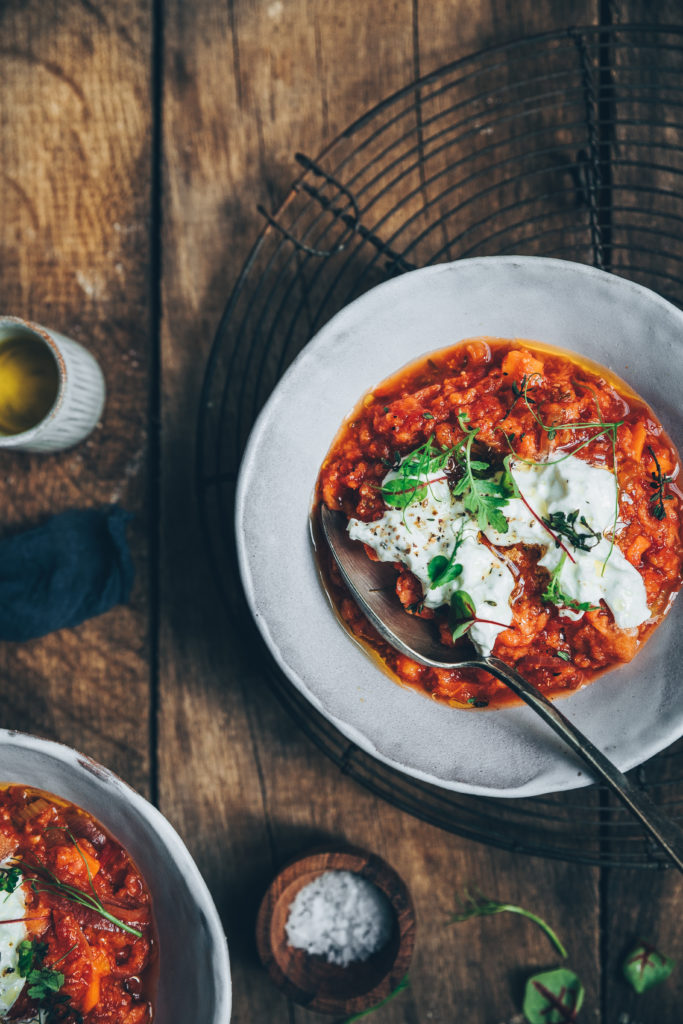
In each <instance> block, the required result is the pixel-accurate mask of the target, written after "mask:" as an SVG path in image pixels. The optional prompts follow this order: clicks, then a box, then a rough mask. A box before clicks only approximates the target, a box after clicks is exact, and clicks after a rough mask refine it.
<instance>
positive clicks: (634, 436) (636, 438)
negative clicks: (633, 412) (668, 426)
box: [631, 420, 647, 462]
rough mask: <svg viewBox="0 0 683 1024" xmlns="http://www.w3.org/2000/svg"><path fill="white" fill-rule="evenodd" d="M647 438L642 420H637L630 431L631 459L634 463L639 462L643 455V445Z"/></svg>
mask: <svg viewBox="0 0 683 1024" xmlns="http://www.w3.org/2000/svg"><path fill="white" fill-rule="evenodd" d="M646 437H647V427H646V426H645V424H644V423H643V421H642V420H638V422H637V423H636V425H635V427H634V428H633V430H632V431H631V458H632V459H633V461H634V462H640V460H641V458H642V455H643V445H644V444H645V438H646Z"/></svg>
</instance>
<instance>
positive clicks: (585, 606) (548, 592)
mask: <svg viewBox="0 0 683 1024" xmlns="http://www.w3.org/2000/svg"><path fill="white" fill-rule="evenodd" d="M566 560H567V555H566V553H563V554H562V557H561V558H560V561H559V562H558V563H557V565H556V566H555V568H554V569H553V571H552V572H551V574H550V581H549V583H548V586H547V587H546V588H545V590H544V591H543V594H542V595H541V600H542V601H545V602H546V603H547V604H554V605H556V606H557V607H558V608H570V609H571V611H573V612H590V611H593V612H595V611H598V606H597V605H595V604H591V603H590V601H577V600H576V598H574V597H571V596H570V595H569V594H567V593H565V591H564V590H563V589H562V586H561V585H560V576H561V575H562V569H563V568H564V563H565V562H566Z"/></svg>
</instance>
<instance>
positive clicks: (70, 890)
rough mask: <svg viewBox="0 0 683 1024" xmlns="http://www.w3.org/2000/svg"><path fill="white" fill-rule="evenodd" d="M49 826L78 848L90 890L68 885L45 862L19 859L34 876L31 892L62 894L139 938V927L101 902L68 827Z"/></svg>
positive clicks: (83, 858)
mask: <svg viewBox="0 0 683 1024" xmlns="http://www.w3.org/2000/svg"><path fill="white" fill-rule="evenodd" d="M50 828H57V830H58V831H60V832H64V833H65V834H66V835H67V836H68V838H69V839H70V840H71V842H72V843H73V845H74V846H75V847H76V849H77V850H78V853H79V855H80V857H81V859H82V861H83V863H84V864H85V869H86V871H87V873H88V882H89V885H90V889H91V892H86V891H85V890H84V889H79V888H78V887H77V886H75V885H70V884H69V883H67V882H62V881H61V879H59V878H58V877H57V875H55V873H54V872H53V871H51V870H50V868H48V867H47V865H46V864H42V863H40V862H38V861H35V862H30V861H25V860H20V861H18V862H17V866H18V867H19V868H20V869H21V870H22V871H23V872H24V874H29V875H34V876H36V877H34V878H29V879H28V881H29V884H30V886H31V889H32V890H33V892H35V893H41V892H46V893H52V894H54V893H56V894H57V895H59V896H64V897H65V899H67V900H70V901H71V902H72V903H76V904H78V905H79V906H81V907H87V909H88V910H93V911H94V912H95V913H96V914H99V915H100V917H103V918H105V920H107V921H109V922H110V923H111V924H113V925H115V926H116V927H117V928H121V929H122V931H124V932H128V933H129V934H130V935H134V936H135V937H136V938H138V939H141V938H142V932H141V931H140V930H139V929H137V928H133V927H132V925H129V924H126V923H125V921H121V920H120V918H118V917H116V916H115V915H114V914H112V913H111V912H110V911H108V910H107V909H106V907H105V906H104V904H103V903H102V900H101V899H100V897H99V896H98V895H97V891H96V889H95V886H94V884H93V879H92V874H91V873H90V868H89V866H88V862H87V860H86V859H85V857H84V856H83V853H82V852H81V850H80V848H79V846H78V843H77V842H76V840H75V838H74V836H73V835H72V833H71V831H70V829H68V828H62V827H59V828H58V827H57V826H50ZM39 882H42V883H43V884H42V887H41V885H40V884H39Z"/></svg>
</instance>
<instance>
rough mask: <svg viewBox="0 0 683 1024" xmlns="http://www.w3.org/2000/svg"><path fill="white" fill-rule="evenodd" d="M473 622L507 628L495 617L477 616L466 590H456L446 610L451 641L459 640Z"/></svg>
mask: <svg viewBox="0 0 683 1024" xmlns="http://www.w3.org/2000/svg"><path fill="white" fill-rule="evenodd" d="M487 603H488V602H487ZM475 622H484V623H487V624H488V625H491V626H500V628H501V629H509V626H508V625H506V624H505V623H504V622H496V620H495V619H481V618H479V616H478V615H477V609H476V607H475V604H474V601H473V600H472V598H471V597H470V595H469V594H468V593H467V591H466V590H456V591H455V593H454V594H453V596H452V597H451V601H450V607H449V610H448V628H449V630H450V631H451V636H452V637H453V641H454V642H455V641H456V640H459V639H460V638H461V637H463V636H464V635H465V633H467V632H469V630H470V629H471V628H472V626H473V625H474V624H475Z"/></svg>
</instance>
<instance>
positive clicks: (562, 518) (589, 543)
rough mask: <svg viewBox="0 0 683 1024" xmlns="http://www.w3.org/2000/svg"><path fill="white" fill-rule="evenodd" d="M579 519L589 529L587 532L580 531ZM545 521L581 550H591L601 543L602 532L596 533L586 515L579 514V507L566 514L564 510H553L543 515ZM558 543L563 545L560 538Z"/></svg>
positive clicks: (559, 545)
mask: <svg viewBox="0 0 683 1024" xmlns="http://www.w3.org/2000/svg"><path fill="white" fill-rule="evenodd" d="M577 519H578V520H579V523H580V524H581V526H583V527H585V529H586V530H587V531H588V532H587V533H579V531H578V530H577V528H576V520H577ZM543 522H544V523H545V524H546V525H547V526H548V527H550V529H551V530H554V532H555V533H557V534H559V535H560V536H561V537H566V538H567V540H568V541H571V543H572V544H573V545H574V547H575V548H579V550H581V551H590V550H591V548H594V547H595V545H596V544H599V543H600V538H601V536H602V534H600V533H596V532H595V530H594V529H593V528H592V527H591V526H589V524H588V521H587V519H586V517H585V516H579V510H578V508H577V509H575V510H574V511H573V512H569V513H568V514H566V515H565V513H564V512H551V513H550V515H549V516H544V517H543ZM556 544H557V547H558V548H559V547H561V544H560V541H559V540H557V541H556Z"/></svg>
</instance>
